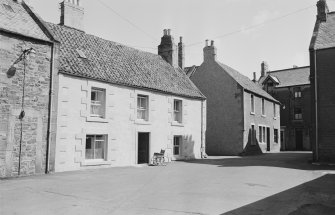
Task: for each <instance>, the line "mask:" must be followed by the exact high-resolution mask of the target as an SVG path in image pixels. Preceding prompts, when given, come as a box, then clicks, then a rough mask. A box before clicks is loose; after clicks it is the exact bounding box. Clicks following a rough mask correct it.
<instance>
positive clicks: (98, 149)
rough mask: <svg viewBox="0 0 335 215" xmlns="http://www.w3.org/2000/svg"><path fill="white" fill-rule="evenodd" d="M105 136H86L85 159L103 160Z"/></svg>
mask: <svg viewBox="0 0 335 215" xmlns="http://www.w3.org/2000/svg"><path fill="white" fill-rule="evenodd" d="M106 137H107V136H106V135H87V136H86V147H85V159H87V160H93V159H94V160H105V157H106V156H105V152H106V140H107V138H106Z"/></svg>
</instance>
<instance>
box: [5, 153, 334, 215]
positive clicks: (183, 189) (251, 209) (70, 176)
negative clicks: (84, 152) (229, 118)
mask: <svg viewBox="0 0 335 215" xmlns="http://www.w3.org/2000/svg"><path fill="white" fill-rule="evenodd" d="M311 158H312V154H311V153H294V152H292V153H290V152H287V153H277V154H264V155H261V156H250V157H243V158H240V157H209V158H208V159H204V160H195V161H185V162H182V161H180V162H173V163H169V164H168V165H167V166H158V167H156V166H136V167H117V168H104V169H94V170H93V169H92V170H85V171H76V172H65V173H56V174H50V175H41V176H33V177H22V178H15V179H6V180H0V214H1V215H7V214H19V215H20V214H34V215H46V214H56V215H63V214H71V215H75V214H81V215H82V214H99V215H101V214H109V215H110V214H115V215H124V214H130V215H136V214H154V215H172V214H174V215H186V214H238V215H240V214H271V215H275V214H290V215H299V214H301V215H302V214H304V215H306V214H307V215H309V214H326V215H328V214H329V215H330V214H332V215H333V214H335V175H334V173H335V166H322V165H313V164H311V163H310V162H309V160H311Z"/></svg>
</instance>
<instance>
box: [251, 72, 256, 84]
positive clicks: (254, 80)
mask: <svg viewBox="0 0 335 215" xmlns="http://www.w3.org/2000/svg"><path fill="white" fill-rule="evenodd" d="M252 81H253V82H254V83H256V72H254V79H253V80H252Z"/></svg>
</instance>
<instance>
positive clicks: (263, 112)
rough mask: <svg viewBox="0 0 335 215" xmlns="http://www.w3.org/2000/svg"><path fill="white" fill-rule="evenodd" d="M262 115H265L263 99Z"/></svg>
mask: <svg viewBox="0 0 335 215" xmlns="http://www.w3.org/2000/svg"><path fill="white" fill-rule="evenodd" d="M262 115H265V101H264V99H262Z"/></svg>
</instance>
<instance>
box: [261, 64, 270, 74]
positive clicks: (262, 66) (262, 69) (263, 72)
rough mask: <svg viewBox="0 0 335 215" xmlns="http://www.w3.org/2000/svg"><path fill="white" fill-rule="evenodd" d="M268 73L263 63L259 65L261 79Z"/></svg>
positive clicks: (267, 67) (267, 66) (266, 65)
mask: <svg viewBox="0 0 335 215" xmlns="http://www.w3.org/2000/svg"><path fill="white" fill-rule="evenodd" d="M268 71H269V65H268V64H267V63H266V62H265V61H263V62H262V65H261V77H265V76H266V75H267V73H268Z"/></svg>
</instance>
